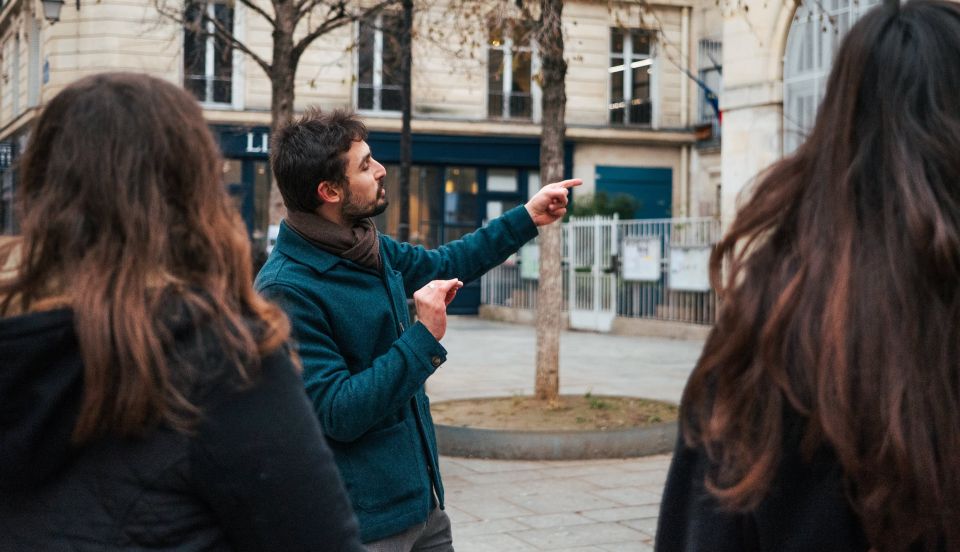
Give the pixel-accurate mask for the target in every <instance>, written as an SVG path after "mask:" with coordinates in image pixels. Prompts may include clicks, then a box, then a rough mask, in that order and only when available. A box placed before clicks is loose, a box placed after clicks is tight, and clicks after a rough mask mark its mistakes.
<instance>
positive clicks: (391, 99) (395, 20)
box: [357, 14, 402, 111]
mask: <svg viewBox="0 0 960 552" xmlns="http://www.w3.org/2000/svg"><path fill="white" fill-rule="evenodd" d="M400 31H401V18H400V16H399V15H397V14H380V15H378V16H377V17H376V19H372V20H370V19H367V20H362V21H360V34H359V37H358V41H357V48H358V52H359V55H358V57H359V59H358V62H359V65H358V68H357V108H358V109H366V110H370V111H400V109H401V108H402V106H401V93H402V90H401V76H402V75H401V61H402V59H401V51H400V42H399V36H400Z"/></svg>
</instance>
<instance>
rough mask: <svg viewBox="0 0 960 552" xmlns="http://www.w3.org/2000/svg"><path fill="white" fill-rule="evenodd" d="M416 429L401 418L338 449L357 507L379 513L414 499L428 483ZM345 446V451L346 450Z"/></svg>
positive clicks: (341, 468)
mask: <svg viewBox="0 0 960 552" xmlns="http://www.w3.org/2000/svg"><path fill="white" fill-rule="evenodd" d="M415 431H416V428H415V427H412V425H411V424H407V420H404V421H401V422H400V423H397V424H395V425H392V426H390V427H387V428H384V429H381V430H377V431H374V432H371V433H368V434H367V435H364V436H363V437H361V438H360V439H359V440H357V441H354V442H353V443H350V445H349V446H348V447H343V448H341V450H339V451H337V453H338V456H339V457H340V462H338V463H339V464H340V470H341V472H342V475H343V479H344V483H345V484H346V487H347V492H348V494H349V495H350V500H351V501H352V502H353V507H354V508H356V509H358V510H362V511H364V512H379V511H384V510H389V509H391V508H392V507H396V506H399V505H401V504H402V503H404V502H406V501H408V500H413V499H415V498H416V497H418V496H419V495H420V494H421V493H422V492H423V489H424V485H426V480H425V479H424V474H422V473H421V464H422V463H423V462H422V460H421V459H419V458H417V456H416V454H417V453H418V448H419V447H417V446H416V443H415V441H414V439H415V438H416V437H417V436H416V434H415V433H413V432H415ZM344 449H345V450H344Z"/></svg>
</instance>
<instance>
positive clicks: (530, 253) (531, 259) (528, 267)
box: [520, 243, 540, 280]
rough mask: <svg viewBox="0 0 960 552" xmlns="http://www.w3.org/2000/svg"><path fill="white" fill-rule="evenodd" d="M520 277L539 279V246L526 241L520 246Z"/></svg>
mask: <svg viewBox="0 0 960 552" xmlns="http://www.w3.org/2000/svg"><path fill="white" fill-rule="evenodd" d="M520 277H521V278H523V279H524V280H539V279H540V246H539V245H537V244H535V243H528V244H527V245H524V246H523V247H521V248H520Z"/></svg>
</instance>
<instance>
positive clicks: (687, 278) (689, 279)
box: [669, 247, 710, 291]
mask: <svg viewBox="0 0 960 552" xmlns="http://www.w3.org/2000/svg"><path fill="white" fill-rule="evenodd" d="M669 287H670V289H673V290H677V291H710V248H709V247H674V248H671V249H670V281H669Z"/></svg>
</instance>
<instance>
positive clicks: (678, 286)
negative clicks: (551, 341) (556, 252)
mask: <svg viewBox="0 0 960 552" xmlns="http://www.w3.org/2000/svg"><path fill="white" fill-rule="evenodd" d="M601 222H602V224H605V225H610V226H612V230H613V231H612V232H604V235H605V236H606V237H607V239H604V240H602V244H601V246H602V253H603V254H602V255H601V257H602V259H603V260H602V261H601V263H600V264H601V265H603V266H598V267H597V270H595V271H593V273H597V274H608V273H612V274H614V282H615V283H614V285H615V286H616V294H615V297H616V308H615V310H616V312H615V314H616V316H618V317H626V318H645V319H652V320H666V321H675V322H686V323H691V324H701V325H711V324H713V323H714V321H715V318H716V312H717V299H716V294H715V293H714V291H713V290H712V289H710V287H709V277H708V272H707V271H708V266H707V260H708V259H709V253H710V251H711V250H712V247H713V245H714V244H715V243H716V242H717V241H718V240H719V238H720V221H719V220H717V219H715V218H684V219H657V220H604V221H601ZM578 224H579V223H578V222H574V223H573V224H572V225H571V224H569V223H567V224H564V229H563V236H564V248H563V251H564V252H565V255H564V259H563V282H564V294H563V296H564V309H565V310H568V308H569V305H570V301H569V296H570V294H569V287H568V286H569V281H570V277H569V276H570V273H571V272H574V273H576V275H577V277H578V281H579V279H580V278H581V277H582V276H586V275H587V274H588V273H587V272H586V271H585V269H584V267H583V266H580V265H583V264H584V258H586V257H585V255H584V254H582V252H583V251H584V250H585V249H586V248H587V247H588V246H587V245H586V244H587V242H588V241H591V240H592V238H590V237H589V236H587V235H586V234H583V235H574V237H573V238H572V239H573V240H574V243H572V244H570V243H569V240H570V239H571V237H570V236H571V228H572V227H575V226H577V225H578ZM612 240H616V244H617V246H616V247H613V246H612V245H613V244H612V243H611V242H612ZM581 242H582V243H581ZM571 245H572V248H571V247H570V246H571ZM525 247H530V246H529V245H528V246H525ZM631 247H633V248H634V249H633V250H631ZM637 247H643V248H645V249H644V251H645V252H646V253H647V255H646V256H645V257H643V258H639V257H638V256H637V254H636V248H637ZM571 251H572V252H573V256H574V264H575V265H577V266H575V267H573V270H572V271H571V268H570V265H569V261H570V259H568V257H569V255H570V252H571ZM614 252H615V253H614ZM525 253H526V254H524V253H521V254H518V255H515V256H513V257H511V258H510V259H509V260H508V261H507V262H505V263H504V264H502V265H500V266H498V267H496V268H494V269H493V270H491V271H490V272H488V273H487V274H486V275H485V276H484V277H483V279H482V280H481V303H482V304H485V305H496V306H503V307H510V308H515V309H528V310H532V309H535V308H536V295H537V280H536V276H535V275H536V271H535V270H533V269H532V267H528V269H527V270H524V266H523V265H524V263H525V262H526V263H532V262H536V261H534V259H535V252H534V251H531V250H528V251H526V252H525ZM592 254H593V253H590V255H592ZM638 259H639V263H640V264H639V265H638ZM643 263H646V266H642V264H643ZM638 269H639V270H638ZM578 285H579V284H578ZM597 285H601V286H603V285H609V284H606V283H605V281H604V280H598V282H597ZM575 308H576V307H575Z"/></svg>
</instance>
